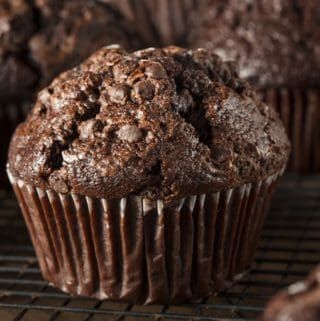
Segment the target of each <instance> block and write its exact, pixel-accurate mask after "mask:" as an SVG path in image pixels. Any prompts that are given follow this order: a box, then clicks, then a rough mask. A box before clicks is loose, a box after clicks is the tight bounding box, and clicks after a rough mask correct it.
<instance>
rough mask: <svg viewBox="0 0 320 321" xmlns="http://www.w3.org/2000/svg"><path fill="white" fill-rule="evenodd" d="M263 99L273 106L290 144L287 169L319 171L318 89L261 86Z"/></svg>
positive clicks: (319, 117)
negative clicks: (267, 87)
mask: <svg viewBox="0 0 320 321" xmlns="http://www.w3.org/2000/svg"><path fill="white" fill-rule="evenodd" d="M262 96H263V97H262V98H263V100H264V101H265V102H266V103H267V104H269V105H270V106H272V107H274V108H275V109H276V110H277V111H278V112H279V114H280V117H281V119H282V121H283V123H284V125H285V127H286V130H287V133H288V136H289V139H290V141H291V143H292V153H291V158H290V161H289V164H288V170H289V171H294V172H300V173H308V172H309V173H310V172H320V89H300V90H299V89H287V88H281V89H274V88H271V89H265V90H262Z"/></svg>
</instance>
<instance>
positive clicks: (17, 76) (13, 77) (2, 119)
mask: <svg viewBox="0 0 320 321" xmlns="http://www.w3.org/2000/svg"><path fill="white" fill-rule="evenodd" d="M130 30H134V28H131V27H128V23H127V22H125V21H124V19H123V18H122V16H121V15H120V14H119V13H117V12H115V11H114V10H113V9H112V8H110V7H109V6H107V5H102V4H100V3H95V2H94V1H91V0H90V1H82V0H80V1H78V0H67V1H56V0H55V1H51V0H36V1H28V0H10V1H9V0H1V1H0V103H1V107H0V109H1V110H0V131H1V133H0V134H1V146H0V186H2V184H3V182H4V177H5V163H6V158H7V151H8V144H9V140H10V136H11V134H12V132H13V130H14V128H15V127H16V125H17V124H18V123H19V122H20V121H21V120H22V119H23V118H24V115H25V107H26V106H28V104H30V102H31V101H32V100H33V98H34V95H35V93H36V91H37V90H38V89H39V88H42V87H43V86H44V85H47V84H48V83H49V82H50V81H51V80H52V79H53V77H54V76H56V75H57V74H59V73H60V72H61V71H63V70H65V69H66V68H70V67H73V66H75V65H77V64H78V63H80V62H81V61H82V60H83V59H85V58H87V57H88V56H89V55H90V54H91V53H92V52H94V51H95V50H97V49H98V48H100V47H101V46H103V45H106V44H111V43H114V42H117V43H121V44H122V45H123V46H126V47H130V48H131V47H134V46H135V45H136V42H134V43H133V41H132V39H136V38H134V37H132V34H133V31H132V32H131V31H130ZM135 41H137V40H135Z"/></svg>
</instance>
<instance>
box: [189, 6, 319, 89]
mask: <svg viewBox="0 0 320 321" xmlns="http://www.w3.org/2000/svg"><path fill="white" fill-rule="evenodd" d="M209 3H210V5H209V6H208V7H207V8H206V10H205V11H204V12H203V14H202V15H200V16H199V18H201V17H202V19H200V23H199V25H198V26H196V27H195V28H194V30H195V31H194V32H192V33H191V36H190V38H189V43H190V45H191V46H192V47H205V48H209V49H214V50H215V52H216V53H218V54H219V55H220V56H222V57H223V58H224V59H234V60H236V61H238V62H239V64H240V70H241V72H240V76H241V77H244V78H246V79H247V80H249V81H250V82H251V83H252V84H254V85H257V86H263V87H276V86H284V87H302V86H311V87H319V85H320V1H318V0H261V1H253V0H249V1H238V0H210V1H209Z"/></svg>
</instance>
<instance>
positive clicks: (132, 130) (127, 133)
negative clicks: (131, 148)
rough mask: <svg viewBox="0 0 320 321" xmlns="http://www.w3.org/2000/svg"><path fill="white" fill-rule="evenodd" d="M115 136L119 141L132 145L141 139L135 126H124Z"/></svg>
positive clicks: (139, 132) (139, 131)
mask: <svg viewBox="0 0 320 321" xmlns="http://www.w3.org/2000/svg"><path fill="white" fill-rule="evenodd" d="M117 136H118V137H119V138H120V139H121V140H125V141H127V142H129V143H134V142H137V141H138V140H139V139H140V138H141V137H142V131H141V130H140V129H139V128H138V127H137V126H135V125H124V126H122V127H121V128H120V129H119V130H118V131H117Z"/></svg>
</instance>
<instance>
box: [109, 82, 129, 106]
mask: <svg viewBox="0 0 320 321" xmlns="http://www.w3.org/2000/svg"><path fill="white" fill-rule="evenodd" d="M108 94H109V98H110V100H111V101H113V102H115V103H118V104H125V103H126V102H127V100H128V97H129V95H130V87H129V86H127V85H125V84H116V85H114V86H112V87H109V88H108Z"/></svg>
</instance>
